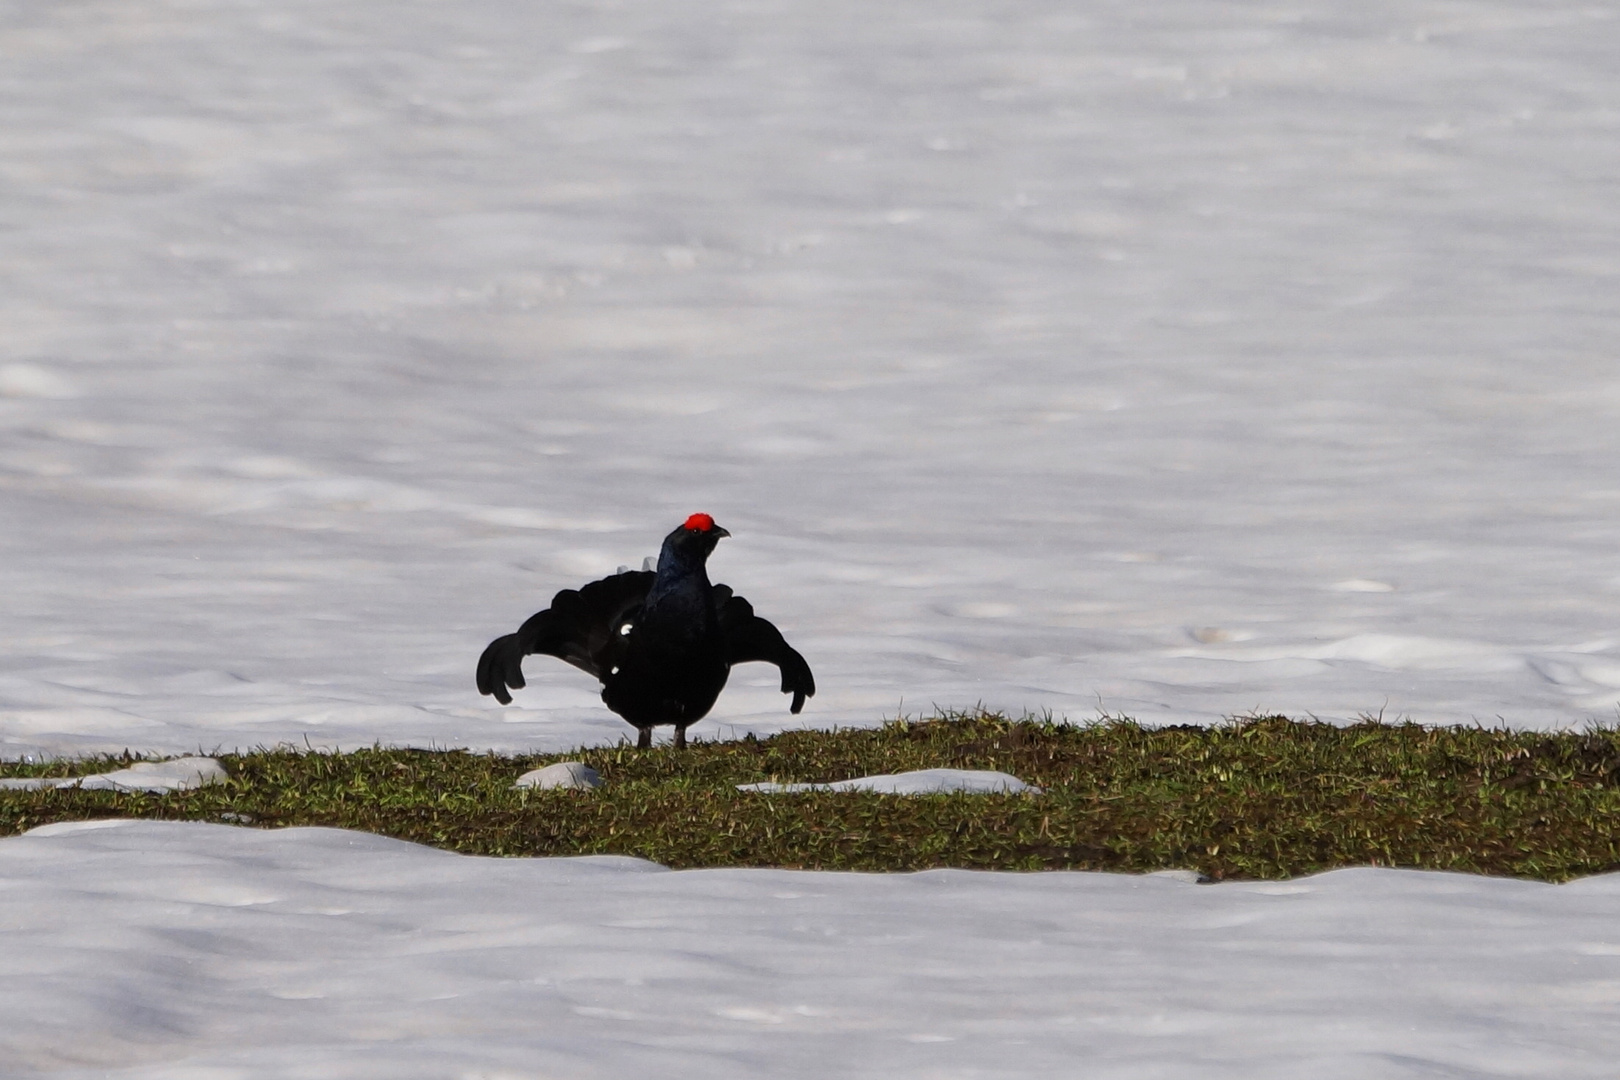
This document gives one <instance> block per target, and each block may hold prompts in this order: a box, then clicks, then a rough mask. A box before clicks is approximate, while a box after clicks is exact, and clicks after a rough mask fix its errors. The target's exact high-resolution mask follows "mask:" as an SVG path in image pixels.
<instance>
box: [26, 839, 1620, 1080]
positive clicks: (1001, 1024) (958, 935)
mask: <svg viewBox="0 0 1620 1080" xmlns="http://www.w3.org/2000/svg"><path fill="white" fill-rule="evenodd" d="M1617 903H1620V877H1616V876H1609V877H1602V878H1593V879H1588V880H1586V881H1581V882H1577V883H1574V884H1571V885H1562V886H1556V887H1554V886H1548V885H1539V884H1530V883H1526V882H1518V881H1503V880H1482V879H1477V878H1469V877H1463V876H1458V875H1450V874H1433V873H1416V872H1407V871H1393V870H1347V871H1339V872H1336V873H1331V874H1324V875H1321V876H1319V877H1314V878H1307V879H1304V880H1299V881H1290V882H1286V883H1253V884H1222V885H1194V884H1190V883H1188V882H1186V881H1183V880H1176V879H1175V878H1174V877H1170V876H1164V875H1152V876H1146V877H1128V876H1118V875H1107V874H1080V873H1052V874H993V873H972V872H965V871H931V872H927V873H920V874H899V875H865V874H820V873H800V872H793V871H776V870H701V871H682V872H669V871H665V870H663V869H662V868H660V867H657V866H655V865H653V864H650V863H645V862H641V861H638V860H635V859H624V858H585V859H543V860H524V859H512V860H495V859H480V858H467V857H463V856H457V855H450V854H446V853H443V852H438V851H433V850H429V849H425V848H420V847H414V846H412V845H409V844H404V843H400V842H397V841H392V840H385V839H381V838H378V837H374V836H368V835H362V834H356V833H347V832H338V831H333V830H324V829H290V830H285V831H263V830H254V829H236V828H228V827H225V826H209V825H197V824H177V823H136V822H92V823H88V824H75V825H65V826H63V825H59V826H50V827H47V828H44V829H38V830H35V831H34V832H32V833H29V834H27V835H25V836H22V837H17V838H12V839H7V840H0V927H4V930H3V937H4V943H3V947H0V1055H3V1056H0V1060H4V1061H5V1063H6V1064H5V1068H4V1071H5V1074H6V1075H7V1076H8V1077H15V1078H17V1080H35V1078H44V1077H46V1076H49V1077H52V1078H54V1080H80V1078H84V1080H88V1078H89V1077H97V1078H106V1077H115V1078H118V1080H135V1078H153V1080H155V1078H158V1077H162V1078H164V1080H172V1078H193V1077H195V1078H202V1077H209V1078H217V1077H231V1078H233V1080H268V1078H272V1077H277V1078H288V1080H291V1078H295V1077H296V1078H299V1080H303V1078H307V1077H311V1076H321V1077H333V1078H343V1080H350V1078H376V1080H408V1078H416V1077H421V1078H429V1077H434V1078H437V1077H446V1076H455V1077H474V1076H481V1077H513V1078H516V1077H554V1076H569V1077H601V1078H604V1080H607V1078H622V1077H627V1076H647V1077H657V1078H670V1080H675V1078H682V1077H694V1078H697V1077H703V1078H706V1080H712V1078H726V1077H737V1078H744V1077H748V1078H754V1077H761V1076H770V1077H782V1078H795V1077H805V1078H811V1077H815V1078H821V1077H826V1076H841V1077H843V1076H847V1077H874V1078H875V1077H884V1078H889V1077H895V1076H941V1077H991V1076H994V1077H1019V1078H1043V1077H1052V1078H1054V1080H1055V1078H1059V1077H1073V1076H1076V1075H1085V1076H1094V1077H1108V1078H1113V1080H1137V1078H1141V1080H1147V1078H1150V1077H1152V1078H1164V1077H1178V1078H1180V1077H1185V1078H1192V1077H1198V1078H1199V1080H1226V1078H1230V1080H1271V1078H1275V1080H1298V1078H1299V1077H1307V1076H1308V1077H1322V1078H1341V1077H1342V1078H1351V1077H1356V1078H1360V1077H1378V1078H1379V1080H1402V1078H1407V1077H1410V1078H1413V1080H1416V1078H1419V1077H1432V1076H1437V1075H1445V1076H1467V1077H1476V1076H1477V1077H1486V1076H1489V1077H1538V1078H1545V1077H1558V1078H1560V1080H1582V1078H1587V1077H1591V1078H1607V1077H1611V1076H1612V1075H1613V1074H1614V1062H1615V1060H1616V1057H1617V1055H1620V1028H1617V1027H1616V1025H1615V1024H1614V1023H1613V1012H1614V1006H1615V989H1614V988H1615V987H1616V986H1617V985H1620V942H1617V941H1616V937H1615V932H1614V926H1615V920H1614V912H1615V909H1616V904H1617Z"/></svg>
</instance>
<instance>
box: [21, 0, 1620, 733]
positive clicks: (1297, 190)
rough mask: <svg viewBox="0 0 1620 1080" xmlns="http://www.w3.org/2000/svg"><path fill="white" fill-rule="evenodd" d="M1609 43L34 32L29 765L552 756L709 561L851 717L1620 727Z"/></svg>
mask: <svg viewBox="0 0 1620 1080" xmlns="http://www.w3.org/2000/svg"><path fill="white" fill-rule="evenodd" d="M1613 16H1614V12H1613V11H1611V10H1609V9H1606V8H1604V7H1602V6H1596V5H1592V4H1589V3H1585V2H1560V0H1550V2H1536V3H1528V2H1522V0H1462V2H1447V3H1440V2H1428V0H1419V2H1415V3H1414V2H1402V3H1391V2H1381V0H1371V2H1367V3H1358V4H1355V5H1353V6H1350V7H1346V6H1345V5H1343V4H1335V3H1328V2H1325V0H1299V2H1292V0H1278V2H1264V3H1207V2H1202V0H1200V2H1197V3H1194V2H1192V0H1168V2H1165V3H1156V4H1154V5H1151V6H1150V7H1143V6H1141V5H1133V4H1114V3H1100V2H1099V3H1088V4H1084V5H1080V6H1076V5H1074V4H1070V3H1058V2H1055V0H1019V2H1017V3H1013V4H986V3H983V2H980V0H943V2H932V0H931V2H929V3H917V2H912V0H901V2H898V3H894V4H889V5H885V6H882V7H879V8H873V7H872V6H871V5H869V4H857V3H853V2H852V0H817V2H815V3H785V2H781V0H749V2H732V0H726V2H724V3H722V2H719V0H715V2H709V0H702V2H698V3H694V4H684V5H681V6H679V7H677V8H671V7H669V6H667V5H660V4H657V3H652V2H649V0H626V2H623V3H613V4H606V3H603V4H595V3H584V2H582V3H569V4H560V5H559V4H541V5H535V4H528V3H520V2H518V0H469V2H467V3H458V4H454V5H450V4H444V3H437V2H430V0H403V2H397V3H396V2H388V3H383V2H381V0H319V2H316V0H265V2H254V3H237V2H227V0H193V2H186V3H173V2H169V0H82V2H78V3H73V4H55V5H46V6H43V7H41V6H23V7H17V8H13V9H9V10H7V11H5V12H0V52H3V55H5V56H6V57H7V65H8V71H9V72H10V77H9V78H8V79H7V80H6V81H5V82H4V85H3V86H0V175H3V178H4V182H5V187H4V195H3V196H0V284H3V288H0V330H3V333H0V514H3V517H4V520H5V521H7V522H10V523H12V527H10V528H8V529H5V530H0V595H3V596H4V597H5V621H4V623H3V624H0V752H3V753H4V754H6V755H7V756H21V755H24V754H42V753H47V754H50V753H76V752H85V751H97V750H108V751H115V752H116V751H120V750H122V749H124V748H125V747H130V748H133V749H135V750H137V751H162V752H169V753H179V752H190V753H197V752H202V753H210V752H213V751H215V750H230V749H233V748H247V747H252V746H256V745H261V744H264V745H273V744H276V743H278V742H290V743H293V744H295V745H302V744H303V742H304V740H305V738H308V739H309V740H310V741H311V742H313V743H314V744H316V745H321V746H340V747H353V746H360V745H369V744H371V743H373V742H375V741H378V740H381V741H384V742H389V743H401V744H413V745H467V746H473V747H488V748H499V749H505V750H528V749H548V750H561V749H566V748H569V747H572V746H577V745H580V744H582V743H586V742H593V743H594V742H601V741H604V740H613V739H617V738H618V737H620V736H621V735H622V734H624V733H625V732H626V731H627V730H628V729H627V728H626V727H625V726H624V725H622V724H620V723H619V722H618V721H617V720H615V719H614V718H612V717H611V716H609V715H607V714H606V713H605V712H604V711H603V710H602V709H601V707H600V704H599V702H598V701H597V699H596V694H595V689H594V687H593V686H592V685H591V683H590V681H589V680H588V679H586V678H584V677H583V676H580V675H579V674H578V673H577V672H574V671H572V670H570V669H567V668H565V667H564V666H563V665H560V664H553V665H549V666H548V665H546V664H545V663H543V662H539V663H535V664H533V665H532V681H531V686H530V689H528V690H527V691H525V692H524V693H523V694H522V695H521V696H520V697H519V699H518V703H517V705H516V706H515V707H513V708H510V709H500V708H496V707H494V706H493V705H492V704H491V703H490V702H489V701H488V700H487V699H480V698H478V697H477V695H476V694H474V693H473V692H472V691H471V678H472V676H471V669H472V664H473V661H474V659H475V658H476V656H477V655H478V652H479V650H480V649H481V648H482V647H483V645H484V643H485V642H487V641H488V640H489V639H490V638H491V637H493V636H495V635H496V634H498V633H502V632H505V631H507V630H510V629H512V628H513V627H515V626H516V625H517V624H518V622H519V621H520V620H521V619H522V618H523V617H525V616H526V615H528V614H529V613H530V612H532V611H534V610H536V609H537V608H538V607H540V606H542V605H543V604H544V603H545V602H546V601H547V600H548V599H549V597H550V595H551V594H552V593H553V592H554V591H555V590H557V589H558V588H561V587H563V586H570V585H577V584H579V583H580V582H582V581H584V580H588V579H589V578H591V577H594V576H599V575H602V574H605V573H609V572H611V571H612V570H613V568H614V567H615V566H618V565H620V564H628V565H636V564H637V562H638V561H639V559H640V558H641V557H642V556H644V555H647V554H648V553H650V552H651V551H652V550H653V549H654V548H655V546H656V544H657V541H658V538H659V537H661V536H662V535H663V534H664V533H665V532H666V531H668V529H669V528H670V527H672V526H673V525H674V524H675V523H677V522H679V521H680V520H682V519H684V517H685V516H686V515H687V514H689V513H691V512H692V511H694V510H699V509H701V510H707V511H710V512H712V513H714V514H715V515H716V516H717V517H718V518H719V519H720V521H721V522H722V523H723V524H725V525H726V526H727V527H729V528H730V529H731V530H732V531H733V532H734V533H735V534H736V535H735V538H734V539H732V540H728V541H726V542H725V543H724V544H722V546H721V548H720V551H719V553H718V554H717V555H716V557H715V562H714V569H715V571H716V574H717V576H718V577H719V579H721V580H724V581H727V582H729V583H730V584H732V585H734V586H735V587H737V588H738V589H739V590H740V591H741V592H742V593H743V594H744V595H746V596H748V597H749V598H750V599H751V600H753V601H754V603H755V604H756V605H757V607H758V608H759V610H760V612H761V613H762V614H763V615H765V616H766V617H768V618H771V619H773V620H775V621H777V622H778V623H779V624H780V625H781V626H782V627H783V629H784V630H785V631H786V633H787V634H788V637H789V639H790V640H791V641H793V642H794V644H795V645H797V646H798V647H799V648H800V649H801V650H802V651H803V652H804V653H805V655H806V656H807V657H808V658H809V660H810V662H811V663H812V665H813V666H814V668H815V670H816V674H817V677H818V683H819V685H820V686H821V687H822V688H823V689H822V692H821V693H820V694H819V695H818V696H817V698H816V699H815V700H814V701H813V702H812V703H811V706H810V709H809V711H808V712H806V713H805V714H804V715H803V716H802V717H800V718H790V717H789V716H788V714H787V712H786V709H785V707H784V706H783V703H782V701H781V700H780V698H779V696H778V695H777V694H775V693H774V691H773V690H772V688H771V687H770V685H769V683H770V679H769V677H768V675H767V673H766V672H765V671H764V670H763V669H760V670H759V671H757V672H753V671H749V670H748V669H744V670H743V671H740V672H739V673H738V676H737V678H736V679H735V681H734V685H733V687H732V688H731V689H730V690H729V691H728V693H727V694H726V696H724V697H723V698H722V699H721V703H720V707H719V708H718V709H717V711H716V712H715V713H714V715H713V717H712V718H711V719H710V720H709V721H707V722H706V724H705V725H704V726H703V727H701V728H700V729H699V731H698V732H697V733H698V734H700V735H702V736H704V737H716V736H724V735H728V734H732V733H741V732H743V731H748V730H758V731H761V732H769V731H772V730H777V729H779V728H781V727H783V726H785V725H789V724H795V725H797V724H821V725H830V724H856V723H859V724H868V723H874V722H876V721H877V719H878V718H879V717H880V716H882V715H884V714H889V715H892V714H893V713H895V712H896V711H898V710H899V709H901V708H902V707H903V708H905V709H906V710H908V711H911V712H917V711H925V712H926V711H927V710H928V709H929V707H930V706H931V705H934V704H938V705H941V706H955V707H965V706H971V705H973V704H974V703H976V702H980V701H983V702H984V703H985V704H987V705H990V706H993V707H1000V708H1006V709H1011V710H1013V711H1014V712H1016V711H1017V710H1019V709H1020V708H1026V707H1027V708H1031V709H1035V710H1040V709H1044V708H1051V709H1053V710H1056V711H1057V712H1059V713H1060V714H1065V715H1069V716H1071V717H1075V718H1084V717H1087V716H1090V715H1093V714H1094V711H1095V710H1096V709H1098V708H1102V709H1105V710H1108V711H1110V712H1114V713H1127V714H1131V715H1135V716H1137V717H1140V718H1142V719H1144V720H1149V721H1160V720H1175V721H1197V722H1208V721H1211V720H1215V719H1218V718H1220V717H1222V716H1226V715H1231V714H1234V713H1241V712H1244V711H1247V710H1251V709H1257V710H1277V711H1284V712H1293V713H1305V712H1311V713H1314V714H1316V715H1318V716H1324V717H1350V716H1354V715H1355V714H1357V713H1359V712H1362V711H1377V710H1379V709H1384V710H1385V712H1386V715H1388V716H1391V717H1395V716H1411V717H1414V718H1416V719H1419V720H1424V721H1435V722H1464V723H1467V722H1473V721H1475V720H1479V721H1482V722H1487V723H1490V722H1495V721H1496V718H1497V717H1501V718H1502V719H1503V720H1504V721H1506V722H1508V723H1511V724H1515V725H1522V726H1564V725H1568V724H1581V723H1586V722H1589V721H1591V720H1593V719H1597V720H1606V719H1611V718H1612V717H1613V715H1614V710H1615V708H1616V704H1617V703H1620V629H1617V627H1620V565H1617V564H1616V554H1615V553H1616V551H1617V550H1620V524H1617V522H1616V517H1615V514H1614V507H1615V500H1616V497H1617V494H1620V489H1617V487H1616V484H1615V481H1614V475H1613V472H1614V470H1613V462H1614V460H1615V458H1616V453H1617V450H1620V444H1617V439H1620V434H1617V432H1620V424H1617V423H1616V421H1617V419H1620V375H1617V374H1616V370H1615V366H1614V359H1613V358H1614V351H1615V345H1616V341H1617V334H1616V329H1617V326H1616V320H1617V314H1616V311H1615V307H1614V304H1613V293H1614V288H1613V286H1614V276H1615V274H1616V273H1617V272H1620V262H1617V261H1616V256H1615V251H1616V250H1617V240H1620V237H1617V235H1616V228H1617V224H1620V210H1617V209H1616V207H1617V206H1620V201H1617V200H1615V199H1614V198H1613V197H1612V192H1611V191H1610V185H1609V184H1608V183H1607V179H1606V178H1609V177H1612V176H1614V175H1616V173H1617V172H1620V138H1617V137H1616V135H1617V132H1616V123H1617V120H1616V113H1615V111H1614V110H1613V109H1612V107H1611V104H1612V102H1613V100H1614V99H1615V95H1616V92H1617V90H1620V85H1617V84H1620V68H1617V67H1616V65H1615V64H1614V63H1613V57H1614V55H1615V52H1616V48H1617V47H1620V40H1617V25H1620V24H1617V22H1616V20H1615V18H1614V17H1613Z"/></svg>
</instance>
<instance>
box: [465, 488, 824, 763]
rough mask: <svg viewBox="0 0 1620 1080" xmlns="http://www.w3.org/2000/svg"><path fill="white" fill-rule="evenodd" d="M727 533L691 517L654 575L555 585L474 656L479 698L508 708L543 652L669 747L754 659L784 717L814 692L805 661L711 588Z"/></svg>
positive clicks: (667, 543)
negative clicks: (526, 669)
mask: <svg viewBox="0 0 1620 1080" xmlns="http://www.w3.org/2000/svg"><path fill="white" fill-rule="evenodd" d="M730 535H731V534H730V533H728V532H727V531H726V530H724V529H722V528H721V527H720V526H718V525H716V524H715V523H714V518H712V517H710V516H709V515H708V514H693V515H692V516H691V517H689V518H687V519H686V523H685V524H683V525H682V526H681V527H680V528H678V529H676V530H675V531H674V532H672V533H670V534H669V535H668V536H666V537H664V547H663V550H661V551H660V552H659V553H658V570H657V572H656V573H655V572H653V571H650V570H625V571H621V572H620V573H617V574H614V575H613V576H612V577H608V578H603V579H602V580H601V581H593V582H591V583H590V584H589V585H586V586H583V587H582V588H580V589H577V590H575V589H564V590H563V591H562V592H560V593H558V594H557V595H556V596H554V597H552V598H551V606H550V607H549V608H547V609H546V610H544V611H542V612H539V613H537V614H535V615H532V616H530V617H529V619H528V621H527V622H525V623H524V624H523V625H522V626H521V627H519V628H518V632H517V633H515V634H507V635H505V636H503V637H498V638H496V639H495V640H494V641H492V642H490V643H489V647H488V648H486V649H485V650H484V655H483V656H481V657H479V658H478V692H479V693H481V694H494V695H495V700H496V701H499V702H500V703H501V704H502V705H509V704H511V702H512V695H511V694H510V693H508V692H507V688H508V687H511V688H512V689H513V690H521V689H522V688H523V658H524V657H525V656H527V655H529V654H530V653H545V654H546V655H547V656H556V657H559V658H561V659H563V660H566V661H568V662H569V663H570V664H573V665H574V666H575V667H577V668H579V669H580V670H582V671H586V672H589V673H590V674H592V675H595V676H596V677H597V678H598V679H601V680H602V700H603V701H604V702H605V703H606V704H607V707H608V708H610V709H612V710H613V711H614V712H616V713H618V714H619V715H620V716H622V717H624V718H625V719H626V720H628V721H629V722H630V723H632V724H634V725H635V726H636V727H637V728H639V729H640V731H641V737H640V738H639V739H637V740H636V745H637V746H638V747H641V748H643V749H645V748H646V747H649V746H651V745H652V729H653V728H655V727H657V726H658V725H660V724H674V725H675V745H676V746H677V747H682V746H685V745H686V729H687V727H688V726H690V725H691V724H694V723H696V722H697V721H699V720H701V719H703V717H704V716H705V715H707V714H708V711H709V709H710V708H712V707H713V705H714V700H715V698H717V697H719V696H720V690H721V688H722V687H724V686H725V685H726V677H727V676H728V675H730V674H731V667H732V665H733V664H745V663H747V662H749V661H750V660H763V661H765V662H766V663H768V664H775V665H776V666H777V667H778V668H780V669H781V672H782V693H784V694H792V695H793V706H792V710H793V712H795V713H797V712H798V711H799V710H800V709H802V708H804V699H805V698H807V697H811V696H813V695H814V694H815V692H816V680H815V677H814V676H813V675H811V674H810V665H809V664H807V663H805V662H804V657H802V656H800V655H799V653H798V651H797V650H796V649H794V648H793V647H792V646H791V645H789V644H788V643H787V642H786V641H783V640H782V635H781V633H780V632H779V631H778V630H777V629H776V627H774V626H772V625H771V624H770V623H769V622H767V621H765V620H764V619H761V618H760V617H759V616H757V615H755V614H754V608H753V605H752V604H750V603H749V602H748V601H747V600H744V599H743V598H742V597H740V596H734V595H732V592H731V589H730V588H729V587H727V586H725V585H711V584H710V583H709V574H708V570H707V569H706V566H705V564H706V563H707V562H708V559H709V554H710V553H711V552H712V551H714V547H715V545H716V544H718V543H719V542H720V538H721V537H723V536H730Z"/></svg>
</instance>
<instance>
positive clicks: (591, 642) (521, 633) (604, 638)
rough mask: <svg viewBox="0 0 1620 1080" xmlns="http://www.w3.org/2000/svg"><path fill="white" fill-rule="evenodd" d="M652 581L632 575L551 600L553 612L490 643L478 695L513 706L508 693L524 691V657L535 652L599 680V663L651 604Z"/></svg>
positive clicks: (632, 572)
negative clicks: (628, 621)
mask: <svg viewBox="0 0 1620 1080" xmlns="http://www.w3.org/2000/svg"><path fill="white" fill-rule="evenodd" d="M653 576H654V575H653V574H651V573H649V572H648V571H645V570H629V571H626V572H624V573H622V574H614V575H613V576H612V577H608V578H603V579H602V580H601V581H593V582H591V583H590V584H589V585H586V586H584V587H583V588H580V589H564V590H563V591H562V592H560V593H558V594H557V595H556V596H554V597H552V598H551V606H550V607H548V608H546V610H544V611H540V612H536V613H535V614H533V615H531V616H529V618H528V620H527V621H526V622H524V624H523V625H522V626H520V627H518V632H517V633H515V634H507V635H505V636H504V637H498V638H496V639H495V640H494V641H492V642H490V643H489V647H488V648H486V649H485V650H484V655H482V656H480V657H479V658H478V692H479V693H480V694H494V695H495V700H496V701H499V702H500V703H501V704H502V705H509V704H511V702H512V695H511V694H510V693H508V692H507V688H508V687H510V688H511V689H513V690H521V689H522V688H523V685H524V681H523V658H524V657H525V656H528V655H529V654H530V653H545V654H546V655H548V656H555V657H558V658H559V659H562V660H566V661H568V662H569V663H570V664H573V665H574V666H575V667H577V668H579V669H580V670H581V671H585V672H589V673H590V674H592V675H596V676H598V677H600V675H601V672H600V671H599V670H598V667H597V662H598V658H600V657H601V655H602V652H603V649H604V648H605V647H606V646H607V644H608V643H609V642H610V641H611V640H613V636H614V635H615V634H617V633H618V628H619V624H620V623H621V622H622V621H623V620H624V618H625V616H626V615H627V614H629V613H630V612H631V611H633V610H635V608H637V607H638V606H640V604H641V602H642V601H643V600H645V599H646V597H647V590H648V589H650V588H651V587H652V582H653Z"/></svg>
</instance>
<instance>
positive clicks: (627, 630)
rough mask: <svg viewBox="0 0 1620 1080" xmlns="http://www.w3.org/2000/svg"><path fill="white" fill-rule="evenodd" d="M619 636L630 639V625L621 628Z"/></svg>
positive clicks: (626, 624)
mask: <svg viewBox="0 0 1620 1080" xmlns="http://www.w3.org/2000/svg"><path fill="white" fill-rule="evenodd" d="M619 636H620V637H629V636H630V624H629V623H625V624H624V625H623V626H621V627H619Z"/></svg>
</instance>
